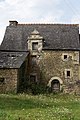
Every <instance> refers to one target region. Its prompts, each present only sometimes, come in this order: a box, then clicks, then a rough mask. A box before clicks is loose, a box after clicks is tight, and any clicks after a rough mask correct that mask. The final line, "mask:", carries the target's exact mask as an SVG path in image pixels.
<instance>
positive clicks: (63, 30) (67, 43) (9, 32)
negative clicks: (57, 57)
mask: <svg viewBox="0 0 80 120" xmlns="http://www.w3.org/2000/svg"><path fill="white" fill-rule="evenodd" d="M34 29H36V30H37V31H39V33H40V35H41V36H42V37H43V38H44V47H43V49H48V50H49V49H53V50H55V49H57V50H58V49H60V50H65V49H67V50H68V49H70V50H80V45H79V25H78V24H75V25H74V24H18V25H17V26H8V27H7V28H6V32H5V35H4V39H3V42H2V44H1V48H0V49H2V50H16V51H21V50H22V51H27V50H28V47H27V46H28V45H27V40H28V37H29V36H30V34H31V32H33V31H34Z"/></svg>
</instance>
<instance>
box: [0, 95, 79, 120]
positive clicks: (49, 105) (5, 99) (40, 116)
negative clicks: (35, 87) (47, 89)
mask: <svg viewBox="0 0 80 120" xmlns="http://www.w3.org/2000/svg"><path fill="white" fill-rule="evenodd" d="M0 120H80V96H74V95H61V94H59V95H57V94H55V95H53V94H47V95H27V94H18V95H12V94H11V95H6V94H1V95H0Z"/></svg>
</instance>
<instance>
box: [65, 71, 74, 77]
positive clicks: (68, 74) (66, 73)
mask: <svg viewBox="0 0 80 120" xmlns="http://www.w3.org/2000/svg"><path fill="white" fill-rule="evenodd" d="M71 77H72V70H71V69H65V78H71Z"/></svg>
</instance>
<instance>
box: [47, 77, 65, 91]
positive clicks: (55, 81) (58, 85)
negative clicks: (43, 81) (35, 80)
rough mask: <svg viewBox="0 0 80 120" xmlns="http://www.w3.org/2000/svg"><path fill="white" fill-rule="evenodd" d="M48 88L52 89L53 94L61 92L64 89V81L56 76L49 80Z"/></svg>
mask: <svg viewBox="0 0 80 120" xmlns="http://www.w3.org/2000/svg"><path fill="white" fill-rule="evenodd" d="M47 86H48V87H49V88H51V90H52V92H59V91H61V90H62V88H63V81H62V80H61V79H60V78H59V77H57V76H55V77H52V78H51V79H50V80H49V82H48V84H47Z"/></svg>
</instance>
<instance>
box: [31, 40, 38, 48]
mask: <svg viewBox="0 0 80 120" xmlns="http://www.w3.org/2000/svg"><path fill="white" fill-rule="evenodd" d="M32 50H38V42H33V43H32Z"/></svg>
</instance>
